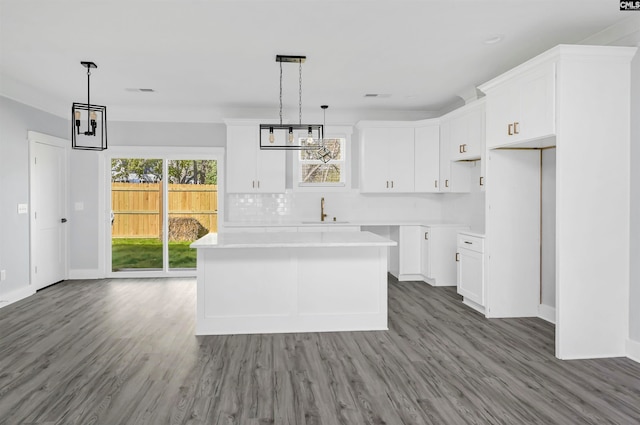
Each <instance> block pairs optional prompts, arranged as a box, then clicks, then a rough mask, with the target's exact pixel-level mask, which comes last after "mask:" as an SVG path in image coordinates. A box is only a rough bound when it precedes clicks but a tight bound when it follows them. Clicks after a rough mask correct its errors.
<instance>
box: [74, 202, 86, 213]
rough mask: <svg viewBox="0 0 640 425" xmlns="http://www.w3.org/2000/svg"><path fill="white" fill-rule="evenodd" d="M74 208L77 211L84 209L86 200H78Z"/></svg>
mask: <svg viewBox="0 0 640 425" xmlns="http://www.w3.org/2000/svg"><path fill="white" fill-rule="evenodd" d="M73 209H74V210H76V211H83V210H84V202H76V203H75V204H73Z"/></svg>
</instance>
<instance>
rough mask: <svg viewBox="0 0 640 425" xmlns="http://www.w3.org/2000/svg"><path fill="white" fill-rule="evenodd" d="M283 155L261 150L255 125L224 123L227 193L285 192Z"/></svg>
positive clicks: (281, 152) (277, 151) (278, 151)
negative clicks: (225, 131) (225, 133)
mask: <svg viewBox="0 0 640 425" xmlns="http://www.w3.org/2000/svg"><path fill="white" fill-rule="evenodd" d="M285 159H286V158H285V152H284V151H280V150H261V149H260V141H259V132H258V124H251V125H248V124H247V125H235V124H227V163H226V168H227V192H228V193H256V192H258V193H282V192H284V191H285V172H286V165H285V164H286V162H285Z"/></svg>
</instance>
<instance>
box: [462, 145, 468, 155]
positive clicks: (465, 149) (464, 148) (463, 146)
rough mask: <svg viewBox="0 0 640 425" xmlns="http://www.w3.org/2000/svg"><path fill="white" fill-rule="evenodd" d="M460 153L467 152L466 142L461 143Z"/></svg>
mask: <svg viewBox="0 0 640 425" xmlns="http://www.w3.org/2000/svg"><path fill="white" fill-rule="evenodd" d="M462 153H467V144H466V143H465V144H464V145H462Z"/></svg>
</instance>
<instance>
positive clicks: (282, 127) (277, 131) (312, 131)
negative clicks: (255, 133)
mask: <svg viewBox="0 0 640 425" xmlns="http://www.w3.org/2000/svg"><path fill="white" fill-rule="evenodd" d="M306 60H307V57H306V56H286V55H277V56H276V62H278V63H279V64H280V124H260V149H267V150H268V149H280V150H283V149H285V150H302V149H317V148H318V145H317V144H315V142H314V141H315V140H321V139H322V137H323V131H324V127H323V125H322V124H303V123H302V64H303V63H304V62H305V61H306ZM283 63H297V64H298V75H299V77H298V83H299V86H298V124H283V123H282V64H283ZM299 133H302V134H303V135H304V136H305V137H299V136H298V137H296V134H299Z"/></svg>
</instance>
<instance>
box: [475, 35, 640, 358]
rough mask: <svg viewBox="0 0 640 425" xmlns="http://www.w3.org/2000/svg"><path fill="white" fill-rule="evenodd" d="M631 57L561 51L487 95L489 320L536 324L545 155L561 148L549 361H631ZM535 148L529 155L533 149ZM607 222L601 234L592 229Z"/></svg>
mask: <svg viewBox="0 0 640 425" xmlns="http://www.w3.org/2000/svg"><path fill="white" fill-rule="evenodd" d="M635 52H636V48H629V47H601V46H568V45H560V46H557V47H555V48H553V49H551V50H549V51H547V52H545V53H543V54H541V55H539V56H537V57H535V58H533V59H531V60H530V61H528V62H526V63H524V64H522V65H520V66H518V67H516V68H514V69H512V70H511V71H508V72H506V73H505V74H503V75H501V76H499V77H497V78H495V79H493V80H491V81H489V82H487V83H485V84H483V85H481V86H480V87H479V88H480V90H481V91H483V92H484V93H485V94H486V120H487V121H486V129H487V133H486V145H487V159H488V160H487V164H486V173H487V180H488V181H489V186H488V187H487V189H486V197H487V198H486V241H485V242H486V247H485V252H486V255H487V257H488V260H487V291H486V295H487V299H486V300H485V301H486V306H485V312H486V315H487V317H517V316H531V315H536V312H537V311H536V310H537V308H538V305H539V302H540V300H539V285H540V275H539V270H540V261H541V260H540V152H539V151H535V149H543V148H546V147H550V146H555V147H556V212H555V215H556V217H555V221H556V236H555V248H556V261H555V264H556V270H555V274H556V279H555V280H556V356H557V357H559V358H561V359H572V358H596V357H616V356H625V355H626V342H627V338H628V327H629V261H630V259H629V249H628V247H629V205H630V198H629V192H630V191H629V188H630V163H629V150H630V137H629V133H630V62H631V59H632V58H633V56H634V54H635ZM532 149H533V150H532ZM599 224H606V226H605V227H606V228H605V229H603V230H602V231H596V232H593V231H590V229H593V228H594V226H597V225H599Z"/></svg>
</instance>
